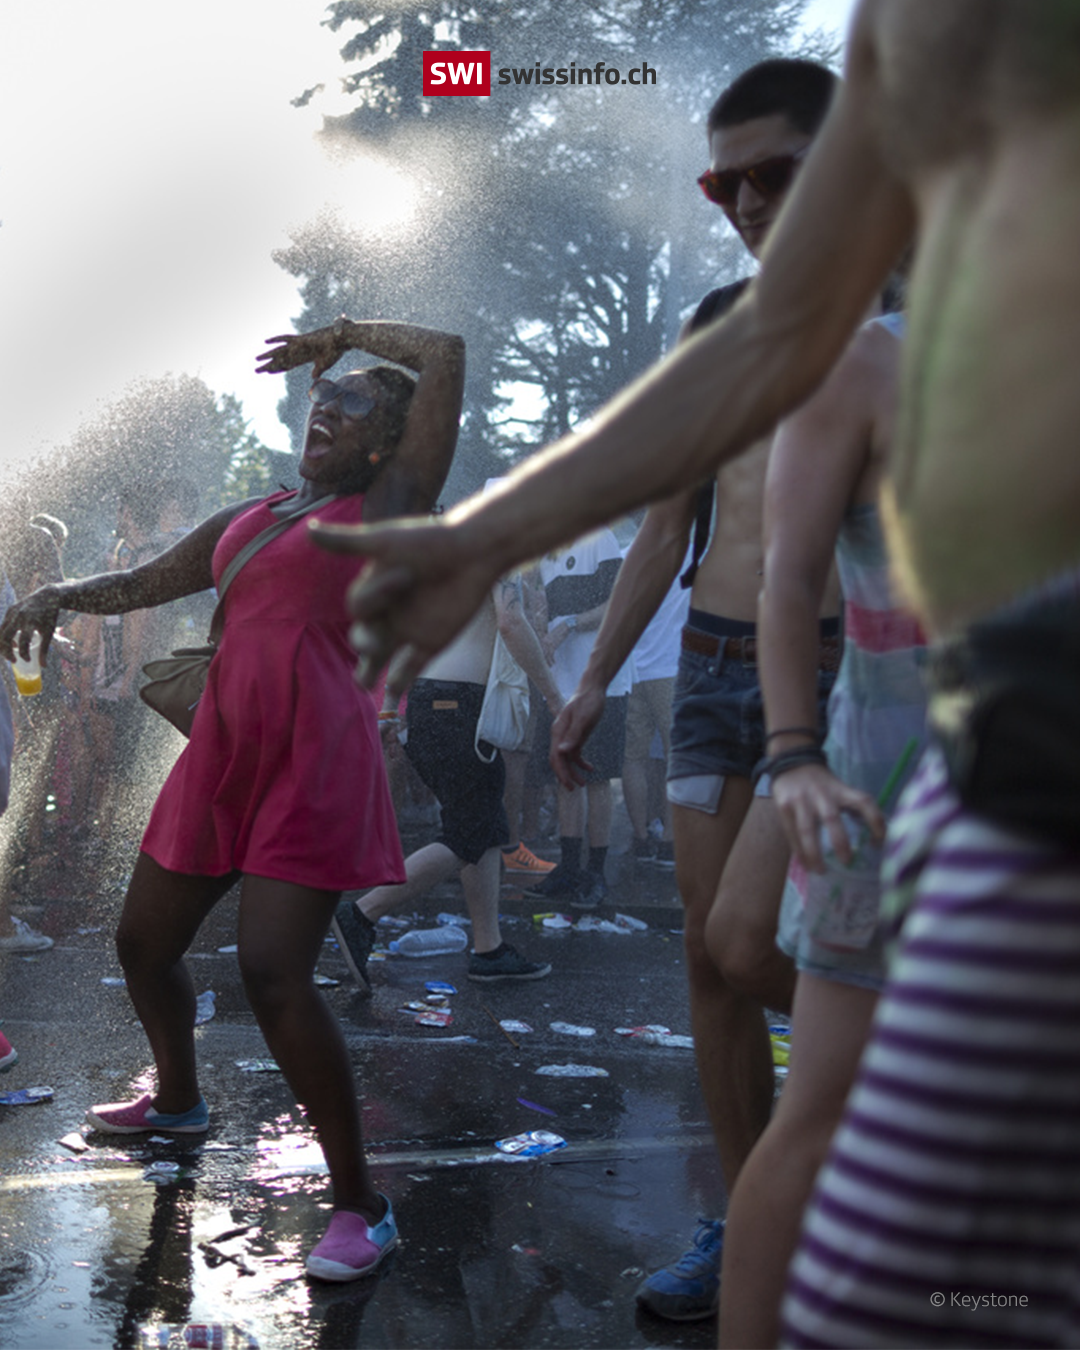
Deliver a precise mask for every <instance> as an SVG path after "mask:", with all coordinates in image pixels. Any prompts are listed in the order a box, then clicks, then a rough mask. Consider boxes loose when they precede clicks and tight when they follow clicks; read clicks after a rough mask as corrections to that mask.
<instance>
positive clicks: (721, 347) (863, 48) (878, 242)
mask: <svg viewBox="0 0 1080 1350" xmlns="http://www.w3.org/2000/svg"><path fill="white" fill-rule="evenodd" d="M867 10H868V6H867V5H866V3H864V5H863V6H862V9H861V10H860V15H859V16H858V17H857V19H856V23H855V27H854V29H853V32H852V37H851V47H850V55H849V60H848V70H847V78H846V81H845V83H844V85H843V86H842V87H841V90H840V92H839V94H838V96H837V100H836V104H835V106H834V108H833V110H832V112H831V113H830V115H829V117H828V119H827V121H826V124H825V126H824V128H823V129H822V132H821V135H820V136H819V137H818V140H817V141H816V143H815V145H814V149H813V150H812V151H811V152H810V155H809V157H808V158H807V162H806V165H805V167H804V168H803V170H802V173H801V174H800V177H799V180H798V182H797V183H796V186H795V189H794V191H793V192H792V195H791V197H790V199H789V201H788V204H787V206H786V207H785V209H784V212H783V214H782V215H781V217H780V219H779V221H778V222H777V224H776V227H775V230H774V233H773V237H772V239H771V240H770V244H769V247H768V248H767V250H766V254H765V259H764V266H763V268H762V271H761V273H760V275H759V276H758V278H757V279H756V280H755V282H754V284H753V285H752V286H751V287H750V288H749V290H748V291H747V293H746V295H745V296H744V297H743V298H742V299H741V300H740V301H739V303H738V304H737V305H736V306H735V308H734V309H733V310H732V311H731V313H730V314H729V315H728V316H727V318H725V319H724V320H722V321H721V322H719V323H718V324H716V325H715V326H713V327H710V328H708V329H706V330H705V331H703V332H701V333H699V334H698V335H697V336H696V337H694V338H693V339H692V340H691V341H689V342H687V343H686V344H685V345H684V346H683V347H681V348H680V349H679V350H678V351H677V352H676V353H675V354H674V355H673V356H671V357H669V358H668V359H667V360H665V361H664V362H662V363H661V364H660V365H659V366H658V367H656V368H655V369H654V370H653V371H652V372H651V373H649V374H648V375H646V376H644V377H643V378H642V379H641V380H639V381H637V382H636V383H635V384H634V385H632V386H631V387H630V388H629V389H628V390H627V391H626V392H625V393H623V394H622V395H620V396H619V397H618V398H617V399H615V400H614V401H613V402H612V403H611V404H609V405H608V407H607V408H606V409H605V410H604V411H603V412H602V413H601V414H600V415H599V416H598V417H597V418H596V420H595V421H594V422H593V423H592V425H591V426H590V428H589V430H588V431H587V432H584V433H582V434H581V435H578V436H572V437H568V438H565V439H564V440H562V441H560V442H558V443H557V444H556V445H554V446H552V447H551V448H550V449H549V450H547V451H545V452H543V453H542V454H540V455H538V456H536V457H535V458H533V459H531V460H529V461H528V462H527V463H526V464H524V465H522V466H521V467H520V468H519V469H518V470H516V471H515V472H514V473H513V474H511V475H510V476H509V477H508V478H507V479H506V480H505V482H504V483H503V484H502V485H501V486H500V487H499V488H497V489H496V490H495V491H494V492H490V493H486V494H485V495H484V496H483V497H482V498H479V497H477V498H471V499H469V500H468V501H466V502H463V503H462V504H461V505H459V506H458V507H456V508H455V509H454V510H453V511H452V512H450V513H449V514H448V515H447V516H446V517H445V518H444V520H443V522H441V523H439V524H438V525H436V526H431V525H420V524H416V525H394V526H390V525H387V526H382V527H376V528H373V529H370V530H361V531H359V532H356V533H354V534H351V535H350V534H346V535H344V536H342V535H340V534H335V533H333V532H328V531H318V530H317V531H316V535H317V537H319V538H320V541H321V542H327V543H329V544H331V545H333V544H335V543H336V546H337V547H338V548H344V549H346V550H347V551H350V552H354V553H362V554H367V555H368V556H370V557H371V558H372V559H374V560H376V561H375V562H374V565H373V566H371V568H370V569H369V571H368V572H367V573H366V574H365V575H364V576H363V577H362V578H361V581H360V583H359V584H358V585H357V586H355V587H354V588H353V591H352V593H351V597H350V606H351V608H352V611H353V613H354V615H355V616H356V618H357V619H359V620H360V624H359V625H357V627H356V629H354V635H355V642H356V646H357V650H358V651H359V652H360V654H361V664H362V675H363V676H365V677H367V678H372V677H373V675H374V672H375V671H376V670H377V669H378V668H379V667H381V666H382V665H384V664H385V663H386V661H387V660H388V659H389V657H390V656H391V655H392V654H393V652H395V651H397V650H398V649H401V648H405V649H406V655H405V659H404V661H403V663H402V667H401V669H402V672H403V674H404V675H405V676H406V677H407V678H411V677H412V676H414V675H415V673H416V672H417V671H418V670H419V669H420V667H421V666H422V665H423V664H424V662H425V661H427V660H428V659H430V657H431V656H432V655H433V654H434V653H435V652H437V651H439V650H440V649H441V648H442V647H443V646H444V645H445V644H446V643H447V642H448V641H449V640H450V639H451V638H452V637H453V636H454V635H455V634H456V633H457V631H458V630H459V629H460V628H461V626H462V625H463V624H464V623H465V622H467V620H468V618H469V617H470V616H471V614H472V613H474V612H475V610H476V608H477V607H478V606H479V604H480V603H481V601H482V600H483V599H484V597H485V596H486V594H487V593H488V591H489V590H490V588H491V586H492V584H493V583H494V581H495V579H496V577H498V576H499V575H501V574H503V573H504V572H507V571H509V570H510V569H511V568H512V567H514V566H516V565H518V564H519V563H521V562H524V561H525V560H527V559H530V558H533V557H537V556H539V555H540V554H542V553H544V552H546V551H548V550H549V549H551V548H554V547H557V546H558V545H559V544H562V543H566V542H569V541H570V540H572V539H575V538H578V537H580V536H581V535H582V534H584V533H586V532H587V531H589V530H591V529H593V528H594V527H596V526H597V525H600V524H602V523H603V522H605V521H608V520H611V519H614V518H616V517H618V516H620V515H623V514H624V513H625V512H626V511H628V510H631V509H633V508H634V507H637V506H640V505H645V504H647V503H649V502H653V501H657V500H660V499H662V498H665V497H668V496H671V495H672V494H674V493H675V492H677V491H678V490H680V489H682V488H686V487H690V486H692V485H694V484H695V483H698V482H700V481H702V480H703V479H704V478H706V477H707V476H708V475H709V474H711V473H713V472H715V471H716V469H717V468H718V467H719V466H720V465H721V464H723V463H725V462H726V461H727V460H729V459H732V458H734V457H735V456H736V455H737V454H739V453H741V452H742V451H743V450H745V449H746V448H747V447H748V446H749V445H750V444H751V443H752V442H753V441H754V440H756V439H758V438H759V437H761V436H763V435H765V434H767V433H768V432H769V431H771V429H772V428H773V426H775V424H776V423H777V421H779V420H780V418H781V417H783V416H784V415H785V414H786V413H787V412H789V411H791V410H792V409H794V408H795V407H797V406H798V405H799V404H800V403H801V402H802V401H803V400H804V399H805V398H806V397H807V396H808V395H809V394H810V393H811V392H812V391H813V390H814V388H815V387H816V386H817V385H818V384H819V383H820V381H821V380H822V379H823V378H824V376H825V375H826V374H827V373H828V371H829V369H830V367H831V366H832V364H833V362H834V361H835V360H836V358H837V357H838V356H839V354H840V352H841V351H842V350H843V348H844V346H845V345H846V343H847V341H848V340H849V339H850V337H851V335H852V333H853V331H854V329H855V327H856V325H857V324H858V322H859V321H860V319H861V318H862V316H863V314H864V313H865V311H866V309H867V307H868V306H869V304H870V302H871V300H872V299H873V297H874V295H875V293H876V292H877V291H878V290H879V289H880V287H881V285H882V284H883V282H884V280H885V278H886V277H887V275H888V273H889V270H890V268H891V267H892V265H893V264H894V263H895V261H896V259H897V257H898V256H899V254H900V253H901V251H902V250H903V248H904V247H905V246H906V245H907V244H908V243H909V242H910V239H911V237H912V235H913V233H914V225H915V211H914V204H913V201H912V198H911V196H910V194H909V193H908V191H907V189H906V188H905V186H904V185H903V184H902V183H901V182H900V181H899V180H898V179H897V178H896V177H895V176H894V174H893V173H892V172H891V170H890V169H889V167H888V166H887V165H886V163H885V161H884V159H883V157H882V155H881V152H880V148H879V146H878V143H877V140H876V127H877V121H878V119H877V116H876V109H875V107H874V103H875V96H876V95H875V90H876V79H875V71H874V56H873V49H872V43H871V42H870V40H869V36H868V32H867V30H868V26H869V25H868V15H867Z"/></svg>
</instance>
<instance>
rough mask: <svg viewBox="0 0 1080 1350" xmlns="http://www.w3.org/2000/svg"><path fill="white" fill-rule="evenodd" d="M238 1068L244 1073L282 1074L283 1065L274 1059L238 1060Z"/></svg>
mask: <svg viewBox="0 0 1080 1350" xmlns="http://www.w3.org/2000/svg"><path fill="white" fill-rule="evenodd" d="M236 1067H237V1068H238V1069H242V1070H243V1072H244V1073H280V1072H281V1065H280V1064H278V1062H277V1061H276V1060H273V1059H238V1060H237V1061H236Z"/></svg>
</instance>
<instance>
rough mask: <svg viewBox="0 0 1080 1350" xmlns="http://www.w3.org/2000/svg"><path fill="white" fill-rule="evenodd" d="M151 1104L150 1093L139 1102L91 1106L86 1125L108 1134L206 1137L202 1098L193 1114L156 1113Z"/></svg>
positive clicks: (207, 1121)
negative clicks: (202, 1135) (193, 1135)
mask: <svg viewBox="0 0 1080 1350" xmlns="http://www.w3.org/2000/svg"><path fill="white" fill-rule="evenodd" d="M151 1101H152V1098H151V1096H150V1093H149V1092H147V1093H146V1094H145V1095H144V1096H142V1097H140V1098H139V1100H138V1101H137V1102H109V1103H108V1104H107V1105H105V1106H92V1107H91V1108H90V1110H89V1111H87V1113H86V1123H87V1124H88V1125H92V1126H93V1128H94V1129H95V1130H101V1131H103V1132H104V1133H105V1134H149V1133H161V1134H205V1133H206V1131H207V1130H208V1129H209V1128H210V1112H209V1110H208V1109H207V1105H206V1102H205V1101H203V1099H202V1098H201V1097H200V1098H199V1104H198V1106H193V1107H192V1108H191V1110H190V1111H179V1112H174V1113H173V1114H171V1115H170V1114H169V1113H168V1112H165V1111H155V1110H154V1108H153V1107H152V1106H151V1105H150V1103H151Z"/></svg>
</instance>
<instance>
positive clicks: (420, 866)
mask: <svg viewBox="0 0 1080 1350" xmlns="http://www.w3.org/2000/svg"><path fill="white" fill-rule="evenodd" d="M461 866H462V862H461V859H460V858H459V857H457V855H456V854H455V853H454V852H453V851H452V850H451V849H448V848H447V847H446V845H445V844H440V843H435V844H426V845H425V846H424V847H423V848H420V849H417V850H416V852H415V853H410V854H409V856H408V857H407V858H406V859H405V878H406V879H405V881H403V882H402V883H401V884H400V885H398V886H376V887H375V888H374V890H370V891H368V892H367V894H366V895H362V896H361V897H360V899H359V900H357V901H356V908H357V909H358V910H359V911H360V913H361V914H362V915H363V916H364V918H365V919H367V920H368V921H369V922H370V923H378V921H379V920H380V919H381V918H382V916H383V915H384V914H390V913H392V912H393V911H394V910H395V909H400V908H401V906H402V905H407V904H409V903H410V901H413V900H419V899H420V897H421V896H424V895H426V894H427V893H428V891H430V890H431V889H432V887H433V886H437V885H438V884H439V882H440V881H445V880H446V878H447V877H451V876H453V875H454V874H455V873H456V872H457V871H459V869H460V868H461Z"/></svg>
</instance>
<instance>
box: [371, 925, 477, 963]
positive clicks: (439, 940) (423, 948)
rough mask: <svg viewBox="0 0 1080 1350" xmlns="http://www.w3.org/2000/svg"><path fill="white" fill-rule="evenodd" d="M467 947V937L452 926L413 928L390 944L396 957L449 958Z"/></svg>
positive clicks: (460, 930)
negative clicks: (453, 953)
mask: <svg viewBox="0 0 1080 1350" xmlns="http://www.w3.org/2000/svg"><path fill="white" fill-rule="evenodd" d="M468 945H469V938H468V935H467V934H466V933H465V932H464V931H463V930H462V929H460V928H456V927H454V926H453V925H452V924H440V925H439V927H438V928H413V929H412V930H411V931H410V932H408V933H403V934H402V935H401V937H399V938H397V939H396V940H395V941H393V942H391V943H390V950H391V951H392V952H393V953H394V954H395V955H396V956H449V955H450V954H451V953H452V952H463V951H464V950H465V948H466V947H467V946H468Z"/></svg>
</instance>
